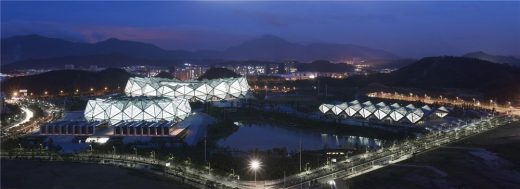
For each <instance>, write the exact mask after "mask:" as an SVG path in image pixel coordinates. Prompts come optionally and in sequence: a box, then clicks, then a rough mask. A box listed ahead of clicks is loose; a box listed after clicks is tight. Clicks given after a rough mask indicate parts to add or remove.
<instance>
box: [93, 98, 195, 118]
mask: <svg viewBox="0 0 520 189" xmlns="http://www.w3.org/2000/svg"><path fill="white" fill-rule="evenodd" d="M190 112H191V107H190V104H189V102H188V100H186V99H182V98H178V99H169V98H161V97H118V98H108V99H95V100H89V101H88V103H87V107H86V108H85V113H84V115H85V118H86V119H87V120H88V121H109V122H110V123H112V124H115V123H118V122H120V121H161V120H164V121H173V122H177V121H180V120H183V119H184V118H186V117H188V116H189V114H190Z"/></svg>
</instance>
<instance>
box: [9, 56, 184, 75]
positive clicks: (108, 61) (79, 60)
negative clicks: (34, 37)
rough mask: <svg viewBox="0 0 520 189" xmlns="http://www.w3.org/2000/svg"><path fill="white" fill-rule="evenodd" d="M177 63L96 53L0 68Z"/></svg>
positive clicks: (44, 59) (40, 60)
mask: <svg viewBox="0 0 520 189" xmlns="http://www.w3.org/2000/svg"><path fill="white" fill-rule="evenodd" d="M177 63H179V61H176V60H150V59H144V58H139V57H133V56H129V55H125V54H119V53H112V54H98V55H86V56H65V57H54V58H42V59H29V60H23V61H19V62H17V63H15V64H8V65H2V70H4V71H9V70H13V69H28V68H31V69H32V68H64V67H65V65H67V64H73V65H74V66H76V67H89V66H90V65H96V66H99V67H123V66H131V65H156V66H167V67H169V66H173V65H175V64H177Z"/></svg>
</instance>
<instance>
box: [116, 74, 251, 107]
mask: <svg viewBox="0 0 520 189" xmlns="http://www.w3.org/2000/svg"><path fill="white" fill-rule="evenodd" d="M249 89H250V87H249V84H248V82H247V79H246V78H245V77H238V78H225V79H212V80H202V81H192V80H190V81H180V80H176V79H162V78H153V77H147V78H142V77H132V78H130V79H128V82H127V84H126V87H125V93H126V94H127V95H128V96H163V97H168V98H184V99H188V100H191V101H204V102H206V101H219V100H227V99H233V98H240V97H244V96H245V95H246V94H247V92H248V91H249Z"/></svg>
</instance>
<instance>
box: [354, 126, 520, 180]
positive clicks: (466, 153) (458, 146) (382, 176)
mask: <svg viewBox="0 0 520 189" xmlns="http://www.w3.org/2000/svg"><path fill="white" fill-rule="evenodd" d="M519 148H520V123H518V122H516V123H513V124H509V125H507V126H504V127H501V128H497V129H495V130H493V131H490V132H487V133H484V134H482V135H479V136H476V137H473V138H470V139H466V140H464V141H462V142H459V143H455V144H452V145H449V146H446V147H442V148H440V149H437V150H435V151H431V152H427V153H424V154H420V155H417V157H415V158H413V159H410V160H407V161H403V162H400V163H398V164H395V165H392V166H389V167H385V168H382V169H379V170H376V171H374V172H371V173H368V174H365V175H362V176H359V177H356V178H353V179H350V180H348V181H347V184H348V185H349V186H350V188H354V189H357V188H371V189H372V188H384V189H388V188H399V189H408V188H409V189H412V188H421V189H422V188H439V189H441V188H442V189H444V188H478V189H482V188H486V189H487V188H497V189H502V188H520V150H519Z"/></svg>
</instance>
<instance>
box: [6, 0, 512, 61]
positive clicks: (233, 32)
mask: <svg viewBox="0 0 520 189" xmlns="http://www.w3.org/2000/svg"><path fill="white" fill-rule="evenodd" d="M1 6H2V7H1V11H2V12H1V16H2V19H1V20H2V23H1V27H2V29H1V32H2V37H9V36H13V35H22V34H41V35H46V36H50V37H58V38H65V39H68V40H74V41H85V42H97V41H100V40H104V39H107V38H110V37H116V38H119V39H126V40H136V41H143V42H150V43H153V44H156V45H158V46H160V47H162V48H165V49H188V50H200V49H213V50H221V49H224V48H227V47H229V46H232V45H236V44H238V43H240V42H243V41H245V40H248V39H252V38H255V37H258V36H261V35H264V34H272V35H276V36H279V37H281V38H284V39H287V40H289V41H294V42H299V43H309V42H327V43H350V44H357V45H363V46H368V47H373V48H379V49H383V50H387V51H390V52H393V53H395V54H397V55H399V56H403V57H422V56H435V55H461V54H464V53H467V52H470V51H479V50H482V51H485V52H488V53H492V54H498V55H516V56H520V2H518V1H517V2H5V1H2V2H1Z"/></svg>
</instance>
